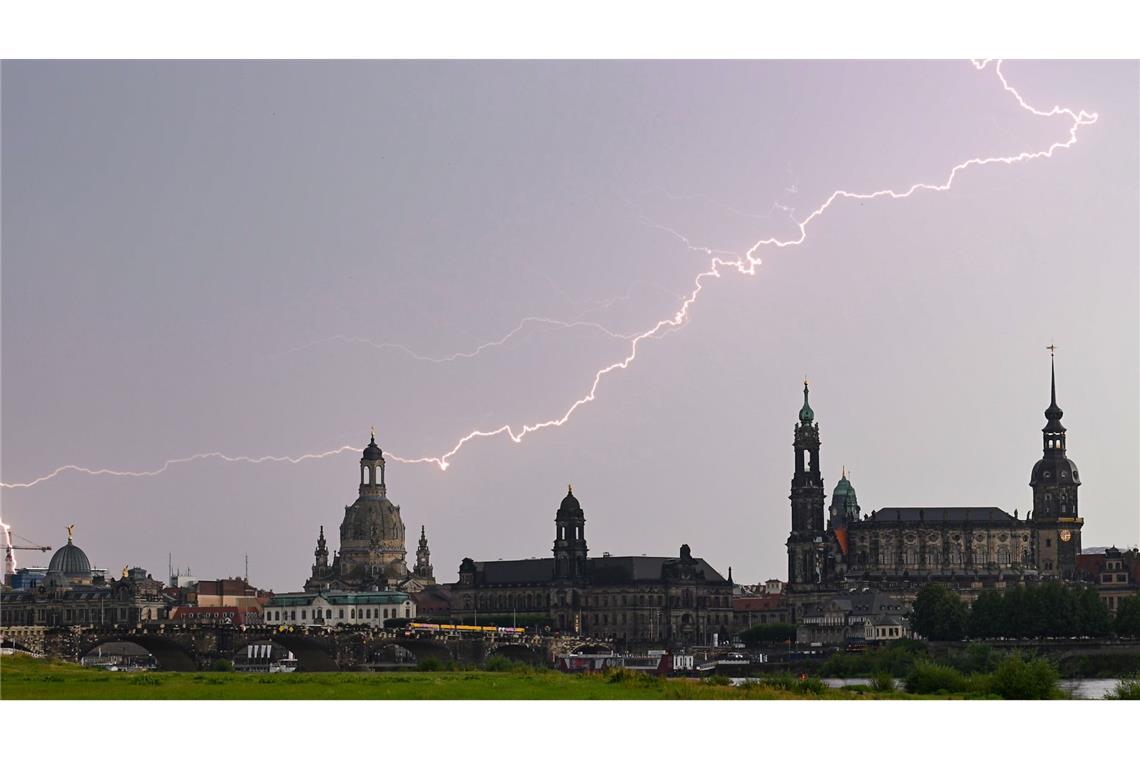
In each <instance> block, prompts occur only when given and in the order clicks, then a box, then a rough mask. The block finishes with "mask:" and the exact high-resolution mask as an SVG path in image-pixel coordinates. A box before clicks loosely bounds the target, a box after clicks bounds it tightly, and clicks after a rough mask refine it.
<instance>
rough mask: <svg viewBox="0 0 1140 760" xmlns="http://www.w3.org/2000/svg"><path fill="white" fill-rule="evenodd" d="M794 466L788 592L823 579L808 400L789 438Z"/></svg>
mask: <svg viewBox="0 0 1140 760" xmlns="http://www.w3.org/2000/svg"><path fill="white" fill-rule="evenodd" d="M792 445H793V449H794V451H795V460H796V465H795V467H796V469H795V472H794V473H793V474H792V489H791V493H790V494H789V495H788V498H789V500H790V501H791V502H792V532H791V533H790V534H789V535H788V544H787V545H788V584H789V585H790V587H791V590H792V591H809V590H813V589H817V588H819V585H820V584H822V583H823V581H824V548H825V547H824V535H823V533H824V528H823V475H822V474H821V473H820V470H819V423H817V422H816V421H815V412H814V411H813V410H812V408H811V404H809V403H808V383H807V380H804V405H803V407H802V408H801V409H800V421H799V424H797V425H796V427H795V437H794V439H793V444H792Z"/></svg>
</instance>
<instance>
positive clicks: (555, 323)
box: [278, 296, 634, 364]
mask: <svg viewBox="0 0 1140 760" xmlns="http://www.w3.org/2000/svg"><path fill="white" fill-rule="evenodd" d="M619 298H620V296H619ZM530 324H538V325H548V326H551V327H554V328H557V329H560V330H568V329H572V328H575V327H587V328H590V329H591V330H596V331H598V332H600V333H602V334H604V335H608V336H609V337H611V338H616V339H618V340H627V341H628V340H632V339H633V337H634V334H632V333H631V334H622V333H618V332H614V331H613V330H611V329H609V328H608V327H606V326H605V325H601V324H598V323H597V322H583V321H580V320H574V321H572V322H564V321H562V320H560V319H551V318H549V317H524V318H523V319H521V320H520V321H519V323H518V324H517V325H516V326H515V327H514V328H513V329H511V330H510V331H509V332H508V333H506V334H505V335H503V336H502V337H501V338H496V339H495V340H491V341H487V342H486V343H481V344H479V345H478V346H476V347H475V348H473V349H471V350H470V351H457V352H455V353H453V354H446V355H444V356H427V355H425V354H420V353H417V352H416V351H413V350H412V349H410V348H408V347H407V346H405V345H404V344H402V343H376V342H375V341H372V340H369V339H368V338H354V337H350V336H347V335H332V336H330V337H328V338H321V339H319V340H314V341H310V342H309V343H305V344H304V345H301V346H297V347H296V348H291V349H289V350H288V351H284V352H282V353H281V354H278V356H285V355H287V354H291V353H296V352H298V351H304V350H306V349H309V348H313V347H314V346H318V345H321V344H322V343H332V342H338V343H348V344H360V345H366V346H371V347H372V348H375V349H378V350H384V349H392V350H396V351H400V352H401V353H404V354H407V355H408V356H410V357H411V358H413V359H415V360H416V361H421V362H431V363H433V364H446V363H447V362H454V361H458V360H460V359H474V358H475V357H476V356H478V355H479V354H481V353H483V352H484V351H486V350H488V349H491V348H498V347H499V346H502V345H503V344H505V343H507V342H508V341H510V340H511V338H514V337H515V336H516V335H518V334H519V333H521V332H522V331H523V330H525V329H526V327H527V325H530Z"/></svg>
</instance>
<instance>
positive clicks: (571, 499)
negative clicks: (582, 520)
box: [558, 486, 582, 512]
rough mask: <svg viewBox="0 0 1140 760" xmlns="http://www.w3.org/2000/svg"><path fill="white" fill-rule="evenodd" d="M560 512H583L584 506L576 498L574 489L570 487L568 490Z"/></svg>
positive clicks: (559, 509) (560, 506)
mask: <svg viewBox="0 0 1140 760" xmlns="http://www.w3.org/2000/svg"><path fill="white" fill-rule="evenodd" d="M558 511H559V512H581V511H582V505H581V504H579V503H578V498H577V497H576V496H574V487H573V486H568V487H567V489H566V496H565V497H564V498H563V499H562V503H561V504H559V505H558Z"/></svg>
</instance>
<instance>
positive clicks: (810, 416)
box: [800, 380, 815, 425]
mask: <svg viewBox="0 0 1140 760" xmlns="http://www.w3.org/2000/svg"><path fill="white" fill-rule="evenodd" d="M814 419H815V412H813V411H812V410H811V404H809V403H808V383H807V380H804V406H803V408H802V409H800V422H802V423H803V424H805V425H810V424H811V423H812V421H813V420H814Z"/></svg>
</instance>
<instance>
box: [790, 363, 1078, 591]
mask: <svg viewBox="0 0 1140 760" xmlns="http://www.w3.org/2000/svg"><path fill="white" fill-rule="evenodd" d="M1061 415H1062V412H1061V409H1060V407H1058V406H1057V393H1056V373H1055V371H1051V399H1050V404H1049V407H1048V408H1047V409H1046V410H1045V418H1046V421H1047V422H1046V425H1045V427H1044V428H1043V429H1042V435H1043V450H1044V455H1043V458H1042V459H1041V460H1040V461H1039V462H1037V464H1036V465H1034V467H1033V471H1032V475H1031V477H1030V486H1031V488H1032V489H1033V510H1032V511H1031V512H1030V513H1029V514H1028V515H1026V517H1025V518H1020V517H1019V516H1018V512H1017V510H1014V511H1013V513H1012V514H1010V513H1009V512H1007V511H1005V510H1002V509H999V508H996V507H890V508H886V509H878V510H874V511H872V512H871V513H870V514H869V515H864V514H863V512H862V510H861V508H860V506H859V501H858V498H857V496H856V494H855V488H854V486H853V485H852V484H851V481H850V480H849V479H848V477H847V473H846V470H844V472H843V475H842V477H841V478H840V480H839V482H838V484H837V485H836V487H835V490H834V492H833V493H832V497H831V503H830V506H829V509H828V511H827V523H826V527H824V509H823V507H824V485H823V479H822V477H821V475H820V459H819V448H820V437H819V425H818V423H817V422H816V421H815V412H814V410H813V409H812V408H811V406H810V404H809V403H808V386H807V383H806V381H805V383H804V404H803V407H802V409H801V410H800V413H799V423H798V424H797V425H796V426H795V430H794V438H793V448H794V452H795V473H794V474H793V476H792V485H791V492H790V495H789V499H790V501H791V523H792V524H791V531H790V532H789V534H788V541H787V547H788V580H789V591H790V592H791V593H793V594H799V595H804V594H815V595H819V594H821V593H823V592H831V593H834V592H836V591H842V590H850V589H857V588H865V587H867V588H889V589H895V590H900V591H908V590H909V591H914V590H916V589H917V588H918V587H920V586H921V585H923V584H925V583H928V582H932V581H937V582H941V583H945V584H948V585H950V586H952V587H955V588H958V589H977V588H982V587H986V588H990V587H996V588H1001V587H1004V586H1006V585H1008V584H1018V583H1024V582H1026V581H1034V580H1038V579H1046V578H1058V579H1062V580H1074V579H1076V577H1077V562H1076V557H1077V556H1079V554H1080V546H1081V540H1080V531H1081V527H1082V525H1083V523H1084V521H1083V519H1082V518H1081V517H1080V516H1079V515H1078V510H1077V488H1078V486H1079V485H1080V477H1079V475H1078V472H1077V468H1076V465H1075V464H1074V463H1073V462H1072V461H1071V460H1069V459H1068V456H1067V445H1066V440H1065V439H1066V431H1065V428H1064V426H1062V425H1061V422H1060V420H1061ZM801 611H802V610H801Z"/></svg>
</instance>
